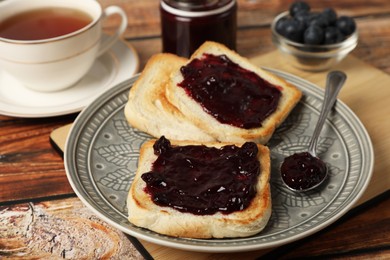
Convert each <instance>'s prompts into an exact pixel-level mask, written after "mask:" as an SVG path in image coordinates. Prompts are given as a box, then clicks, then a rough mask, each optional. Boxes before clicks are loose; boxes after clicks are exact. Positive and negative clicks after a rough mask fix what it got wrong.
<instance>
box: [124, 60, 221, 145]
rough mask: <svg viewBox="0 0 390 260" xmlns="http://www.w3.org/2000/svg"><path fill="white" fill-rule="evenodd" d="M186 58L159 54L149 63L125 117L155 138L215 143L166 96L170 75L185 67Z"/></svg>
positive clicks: (133, 90)
mask: <svg viewBox="0 0 390 260" xmlns="http://www.w3.org/2000/svg"><path fill="white" fill-rule="evenodd" d="M185 62H186V59H185V58H181V57H178V56H176V55H172V54H156V55H154V56H152V57H151V58H150V59H149V61H148V62H147V64H146V66H145V69H144V70H143V72H142V73H141V75H140V77H139V78H138V79H137V81H136V82H135V83H134V85H133V86H132V88H131V89H130V93H129V99H128V102H127V103H126V106H125V117H126V119H127V121H128V122H129V124H130V125H132V126H133V127H135V128H137V129H139V130H141V131H144V132H146V133H148V134H150V135H152V136H154V137H156V138H159V137H160V136H161V135H164V136H166V137H167V138H168V139H174V140H192V139H194V138H195V139H196V140H200V141H211V140H215V139H214V138H213V137H211V136H210V135H208V134H206V133H205V132H204V131H203V130H201V129H200V128H198V127H197V126H195V125H194V124H192V123H191V122H190V121H188V119H187V118H186V117H184V116H183V114H182V113H181V112H180V111H179V110H178V109H177V108H176V107H174V106H173V105H172V104H170V103H169V102H168V101H167V99H166V97H165V87H166V85H167V84H168V82H169V81H170V79H169V75H170V74H171V73H172V72H173V71H176V70H179V69H180V67H181V66H182V65H183V64H185Z"/></svg>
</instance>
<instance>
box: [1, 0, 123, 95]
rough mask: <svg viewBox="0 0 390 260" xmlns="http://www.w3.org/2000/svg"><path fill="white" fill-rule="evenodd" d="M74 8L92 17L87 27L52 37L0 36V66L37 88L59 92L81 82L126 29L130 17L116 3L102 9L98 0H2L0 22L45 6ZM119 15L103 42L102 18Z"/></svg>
mask: <svg viewBox="0 0 390 260" xmlns="http://www.w3.org/2000/svg"><path fill="white" fill-rule="evenodd" d="M56 7H60V8H71V9H76V10H79V11H82V12H84V13H86V14H88V15H89V16H91V18H92V22H90V23H89V24H88V25H86V26H85V27H83V28H81V29H79V30H77V31H74V32H71V33H69V34H65V35H62V36H57V37H54V38H49V39H41V40H12V39H7V38H2V37H0V68H1V69H2V70H4V71H6V72H8V73H9V74H11V75H12V76H14V77H15V78H16V79H17V80H19V81H20V82H22V83H23V84H24V85H25V86H26V87H28V88H30V89H33V90H36V91H44V92H49V91H58V90H62V89H65V88H68V87H70V86H72V85H73V84H75V83H76V82H77V81H79V80H80V79H81V78H82V77H83V76H84V75H85V74H86V73H87V72H88V70H89V69H90V68H91V66H92V64H93V62H94V60H95V59H96V58H97V57H98V56H99V55H101V54H103V53H104V52H105V51H107V50H108V49H109V48H110V47H111V46H112V45H113V44H114V43H115V42H116V41H117V40H118V38H119V36H120V35H121V34H122V33H123V32H124V31H125V30H126V27H127V16H126V14H125V12H124V11H123V10H122V9H121V8H119V7H117V6H109V7H107V8H106V9H104V10H102V8H101V6H100V5H99V3H98V2H97V1H95V0H66V1H64V0H33V1H30V0H7V1H4V2H2V3H0V13H1V16H0V23H1V22H2V21H4V20H6V19H7V18H9V17H11V16H14V15H15V14H18V13H22V12H26V11H30V10H34V9H42V8H56ZM113 14H119V15H120V16H121V23H120V25H119V26H118V28H117V30H116V33H115V34H113V35H112V36H110V37H108V38H107V37H105V40H104V41H103V40H102V39H103V35H102V20H104V19H105V18H106V17H107V16H110V15H113Z"/></svg>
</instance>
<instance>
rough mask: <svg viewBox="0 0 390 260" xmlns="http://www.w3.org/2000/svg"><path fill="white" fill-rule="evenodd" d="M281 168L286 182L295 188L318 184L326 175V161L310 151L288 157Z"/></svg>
mask: <svg viewBox="0 0 390 260" xmlns="http://www.w3.org/2000/svg"><path fill="white" fill-rule="evenodd" d="M280 170H281V174H282V179H283V181H284V183H286V184H287V185H288V186H289V187H291V188H292V189H294V190H307V189H310V188H312V187H314V186H317V185H318V184H320V183H321V182H322V180H323V179H324V178H325V176H326V165H325V163H324V162H323V161H321V160H320V159H319V158H317V157H314V156H312V155H311V154H310V153H308V152H303V153H297V154H293V155H291V156H289V157H287V158H286V159H285V160H284V162H283V164H282V166H281V168H280Z"/></svg>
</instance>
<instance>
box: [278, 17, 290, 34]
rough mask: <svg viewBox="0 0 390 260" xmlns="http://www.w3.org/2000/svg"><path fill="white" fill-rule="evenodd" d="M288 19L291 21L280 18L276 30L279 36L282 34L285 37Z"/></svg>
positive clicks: (286, 18)
mask: <svg viewBox="0 0 390 260" xmlns="http://www.w3.org/2000/svg"><path fill="white" fill-rule="evenodd" d="M288 19H289V18H288V17H286V16H283V17H282V18H280V19H279V20H278V21H277V22H276V25H275V30H276V31H277V32H278V33H279V34H281V35H284V34H285V27H286V21H287V20H288Z"/></svg>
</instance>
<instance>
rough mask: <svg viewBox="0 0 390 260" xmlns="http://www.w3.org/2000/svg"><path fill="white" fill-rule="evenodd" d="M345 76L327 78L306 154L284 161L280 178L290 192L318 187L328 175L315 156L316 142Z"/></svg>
mask: <svg viewBox="0 0 390 260" xmlns="http://www.w3.org/2000/svg"><path fill="white" fill-rule="evenodd" d="M346 78H347V76H346V75H345V73H343V72H341V71H331V72H329V74H328V76H327V82H326V88H325V97H324V103H323V105H322V109H321V113H320V116H319V118H318V122H317V125H316V127H315V129H314V132H313V136H312V138H311V140H310V144H309V149H308V151H306V152H301V153H295V154H293V155H291V156H289V157H287V158H285V159H284V161H283V163H282V165H281V167H280V172H281V177H282V180H283V182H284V184H285V185H286V186H287V187H288V188H289V189H290V190H292V191H297V192H306V191H309V190H312V189H314V188H316V187H318V186H320V185H321V184H322V183H323V182H324V180H325V179H326V177H327V175H328V169H327V166H326V163H325V162H324V161H322V160H321V159H320V158H319V157H318V156H317V154H316V147H317V141H318V138H319V136H320V133H321V130H322V127H323V125H324V123H325V120H326V118H327V116H328V114H329V112H330V110H331V109H332V107H333V105H334V103H335V102H336V99H337V95H338V93H339V91H340V89H341V87H342V86H343V85H344V82H345V80H346Z"/></svg>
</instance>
